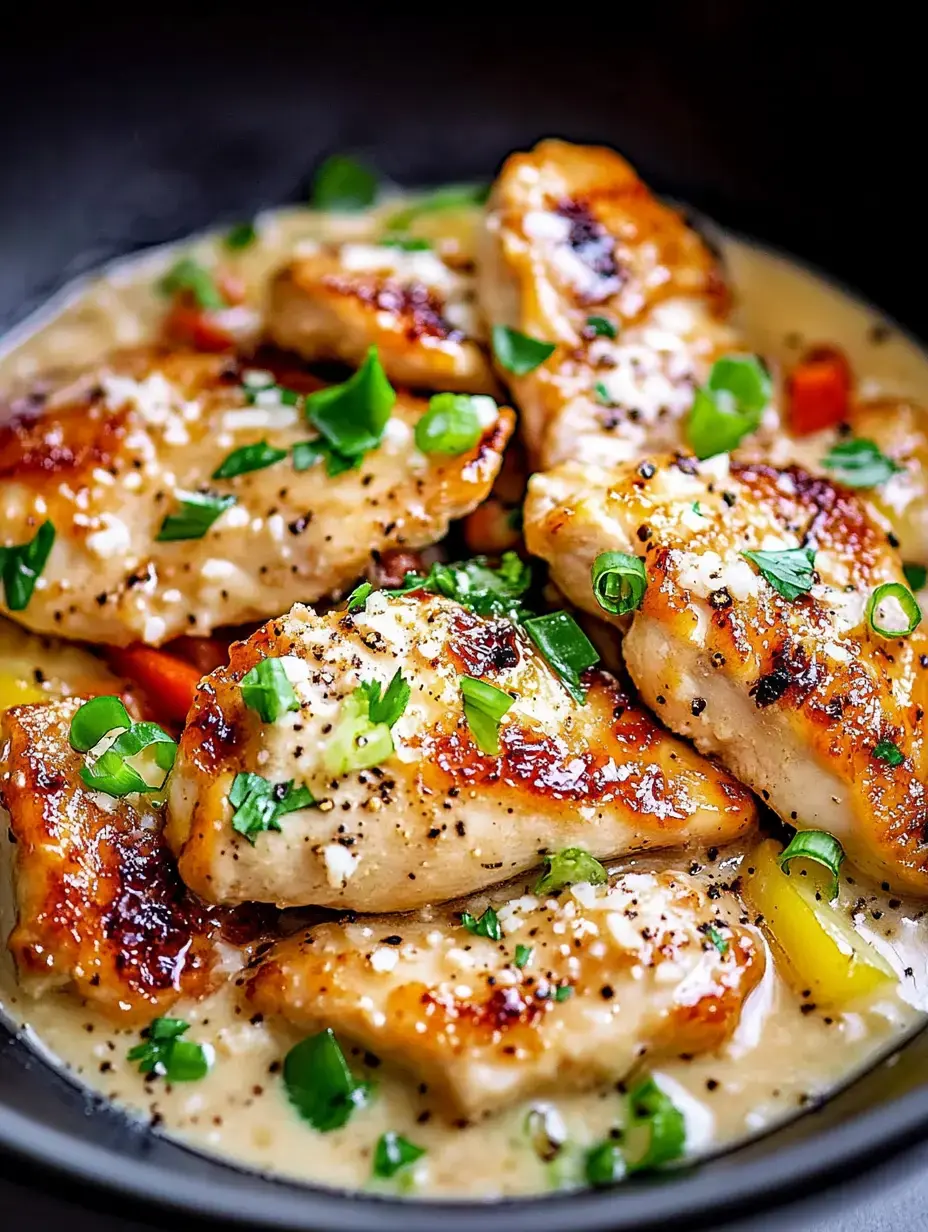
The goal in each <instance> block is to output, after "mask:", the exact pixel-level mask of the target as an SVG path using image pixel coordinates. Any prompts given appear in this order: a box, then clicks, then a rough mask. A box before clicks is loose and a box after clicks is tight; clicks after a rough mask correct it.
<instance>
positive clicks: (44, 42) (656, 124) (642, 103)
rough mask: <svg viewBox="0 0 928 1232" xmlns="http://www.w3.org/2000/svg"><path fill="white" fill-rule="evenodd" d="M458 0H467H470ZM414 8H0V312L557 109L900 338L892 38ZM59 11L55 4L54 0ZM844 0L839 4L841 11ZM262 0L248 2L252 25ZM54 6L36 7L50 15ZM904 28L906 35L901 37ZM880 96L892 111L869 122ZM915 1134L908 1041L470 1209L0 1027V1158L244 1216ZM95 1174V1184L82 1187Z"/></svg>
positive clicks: (911, 83)
mask: <svg viewBox="0 0 928 1232" xmlns="http://www.w3.org/2000/svg"><path fill="white" fill-rule="evenodd" d="M477 7H478V9H479V6H477ZM643 8H644V9H645V10H646V11H644V12H642V13H640V14H637V15H634V16H633V15H627V16H626V15H625V14H622V15H621V19H619V18H616V17H613V18H609V19H607V18H605V17H603V16H601V15H600V14H599V13H598V12H596V11H593V10H590V9H585V10H582V11H578V12H577V13H576V14H566V15H565V14H564V13H560V14H559V18H558V20H557V22H555V21H554V19H553V18H548V17H546V16H545V10H543V9H542V8H540V7H539V8H538V9H537V10H535V11H529V10H519V11H518V12H511V13H508V14H500V13H492V12H488V13H484V14H483V15H481V14H480V13H479V11H477V10H475V9H471V10H470V11H469V12H467V13H464V14H461V13H449V14H448V16H447V20H446V21H445V22H443V23H439V21H438V20H437V19H435V18H433V19H431V20H426V19H424V18H413V17H409V16H404V15H398V16H393V15H389V16H387V15H385V14H384V11H383V10H382V9H381V10H379V13H378V16H377V17H371V16H367V15H366V14H365V11H364V9H363V6H356V7H355V8H354V9H352V10H351V13H350V14H346V15H345V16H340V15H338V14H334V15H331V16H325V17H320V16H319V15H318V14H316V13H315V12H312V11H306V10H301V11H300V12H299V13H296V14H294V13H288V12H287V11H286V8H285V7H283V6H275V5H268V6H266V7H265V11H263V12H261V13H260V14H256V12H255V10H254V8H253V7H252V8H251V9H250V10H249V11H248V13H247V15H242V16H237V15H236V13H235V12H234V10H230V8H229V7H228V6H224V7H223V8H222V9H218V10H217V11H216V12H215V13H208V12H204V11H202V10H203V6H198V13H197V15H196V16H193V17H192V16H191V15H190V12H189V9H188V10H178V11H177V12H175V13H171V12H169V11H167V10H166V9H165V8H164V6H161V7H159V11H158V15H157V17H153V16H151V15H150V14H146V17H145V21H144V23H142V22H141V21H140V20H139V18H138V17H136V16H131V17H130V16H127V15H126V10H125V9H123V10H121V11H120V12H117V13H114V14H112V15H110V16H108V17H107V19H106V20H102V19H100V18H99V17H97V18H93V19H91V18H88V16H87V14H86V12H84V11H81V12H74V13H73V14H72V15H71V16H70V17H61V16H60V15H57V14H56V16H55V18H54V21H55V24H54V26H52V25H51V14H50V12H45V11H43V12H42V14H41V15H37V16H30V15H29V14H28V13H23V12H19V13H17V15H16V16H15V17H9V16H7V17H5V19H4V21H5V26H4V32H3V41H2V43H0V116H2V122H0V155H2V158H0V168H2V175H3V187H2V189H0V270H2V274H3V276H2V279H0V327H2V326H5V325H8V324H11V323H12V322H13V321H14V320H17V319H19V318H20V317H21V316H23V315H24V314H25V312H26V311H27V310H28V309H29V308H31V307H34V306H35V305H36V304H37V303H39V302H41V300H42V299H43V298H44V297H45V296H47V295H48V294H49V293H50V292H51V291H52V290H54V289H55V288H56V287H57V286H59V285H60V284H61V283H62V282H63V281H65V280H66V279H68V278H69V277H72V276H74V275H75V274H77V273H79V272H82V271H83V270H85V269H88V268H91V267H92V266H93V265H95V264H97V263H99V262H100V261H101V260H104V259H106V258H108V257H111V256H114V255H117V254H119V253H123V252H128V251H131V250H132V249H134V248H138V247H143V246H145V245H147V244H151V243H155V242H159V241H163V240H167V239H173V238H177V237H179V236H182V235H184V234H186V233H187V232H189V231H191V230H195V229H197V228H199V227H202V226H204V225H206V224H208V223H210V222H213V221H215V220H217V219H226V220H229V221H232V220H237V219H239V218H240V217H245V216H248V214H249V213H251V212H253V211H254V210H255V209H257V208H259V207H262V206H267V205H271V204H274V203H277V202H282V201H287V200H294V199H298V196H299V194H300V193H301V191H303V189H304V187H305V184H306V182H307V180H308V176H309V173H310V171H311V168H312V166H313V165H314V163H316V162H317V161H318V159H319V157H320V156H321V155H323V154H324V153H328V152H330V151H333V150H344V149H350V150H352V151H355V152H361V153H365V154H367V155H368V156H369V157H370V158H371V159H372V161H374V162H375V163H377V165H379V166H380V167H381V169H382V170H383V171H384V172H385V173H387V174H389V175H390V176H391V177H393V178H395V179H396V180H398V181H399V182H403V183H408V184H418V183H426V182H430V181H436V180H443V179H444V180H447V179H459V180H460V179H469V178H475V177H485V176H487V175H488V173H489V172H491V171H492V170H493V169H494V167H495V166H496V165H497V164H498V162H499V160H500V159H501V158H502V157H503V155H504V154H505V153H506V152H507V151H508V150H509V149H512V148H515V147H524V146H526V145H528V144H530V143H531V142H533V141H534V140H536V139H537V138H538V137H540V136H543V135H549V134H556V135H563V136H566V137H570V138H573V139H577V140H595V141H603V142H605V143H607V144H612V145H615V146H617V147H619V148H620V149H621V150H622V151H623V152H624V153H626V154H627V155H628V156H629V157H630V158H631V159H632V160H633V161H634V162H635V163H636V164H637V165H638V167H639V169H640V170H641V172H642V174H643V175H645V176H646V177H647V178H648V179H649V180H650V181H651V182H652V183H653V184H654V185H655V187H656V188H657V189H659V190H661V191H664V192H667V193H669V194H671V195H673V196H674V197H676V198H679V199H681V200H686V201H690V202H692V203H693V204H694V205H695V206H696V207H698V208H699V209H701V210H703V211H704V212H705V213H707V214H709V215H710V216H713V217H715V218H716V219H718V220H719V221H720V222H722V223H723V224H727V225H730V226H734V227H736V228H737V229H739V230H741V231H744V232H747V233H749V234H753V235H756V236H759V237H761V238H763V239H766V240H768V241H771V242H773V243H775V244H778V245H779V246H780V247H783V248H785V249H787V250H789V251H792V252H794V253H797V254H799V255H801V256H803V257H805V258H807V259H809V260H811V261H813V262H814V263H816V264H817V265H819V266H821V267H823V268H825V269H828V270H830V271H831V272H832V273H834V274H835V275H837V276H838V277H839V278H840V279H842V280H843V281H844V282H846V283H848V284H850V285H852V286H854V287H856V288H857V289H858V290H860V291H862V292H863V293H864V294H866V295H867V296H868V297H869V298H870V299H872V300H873V301H874V302H876V303H879V304H880V305H881V307H883V308H885V309H887V310H888V311H889V312H890V313H891V314H892V315H894V316H895V317H897V318H898V319H899V320H901V321H903V322H904V323H905V324H906V325H907V326H908V327H909V328H910V329H911V330H912V331H913V332H915V333H916V334H918V335H921V336H922V337H924V336H926V335H928V308H926V301H925V298H924V293H923V289H922V286H921V275H922V274H924V273H925V272H926V264H928V262H926V258H925V256H924V250H923V248H920V247H919V246H918V245H917V244H913V243H912V240H911V238H910V237H911V236H913V235H916V236H917V234H918V233H917V231H916V227H917V225H918V220H917V215H916V209H917V202H914V201H913V202H910V201H909V200H908V199H907V197H906V195H905V193H904V192H903V191H902V190H901V188H899V187H898V185H899V184H900V183H901V180H902V178H903V175H904V173H907V171H908V167H909V163H910V160H911V158H912V153H911V151H910V150H909V148H908V145H907V143H908V140H909V136H908V134H909V133H911V122H912V120H913V119H914V118H916V117H917V116H920V115H922V114H923V111H924V107H923V105H922V102H921V97H920V92H921V86H920V84H919V82H920V76H919V74H917V73H912V74H911V75H910V74H909V73H908V72H907V65H906V64H905V58H906V54H907V53H906V52H905V47H904V44H905V40H904V39H899V38H898V36H897V35H898V32H894V31H893V30H890V29H886V30H885V31H884V30H883V27H881V26H880V25H879V22H875V21H874V20H873V19H872V15H870V16H868V18H867V28H866V29H863V28H861V29H859V30H855V29H852V28H849V27H848V26H847V24H845V26H844V27H843V29H842V31H841V32H840V33H836V32H835V31H834V30H833V29H827V28H826V29H824V30H822V31H819V30H816V29H815V28H814V24H815V23H814V19H815V14H816V6H815V5H814V4H812V5H807V6H805V8H804V9H803V10H802V12H801V16H802V20H801V22H797V21H796V20H795V19H796V16H797V14H795V13H793V14H790V13H789V11H788V9H789V6H788V5H786V6H785V7H784V5H782V4H780V5H778V6H777V7H776V9H775V10H774V9H772V8H771V9H770V14H775V16H776V22H774V21H772V20H771V19H770V16H769V14H768V10H767V8H766V6H764V5H763V4H761V5H753V6H744V5H740V4H737V3H716V4H713V5H711V6H710V5H705V6H700V5H693V4H689V5H683V4H680V5H676V4H673V3H670V4H668V3H665V4H664V5H662V6H660V8H659V9H657V8H655V9H654V10H653V11H652V10H650V9H649V8H648V6H643ZM79 20H80V21H81V22H82V23H83V24H78V22H79ZM843 20H844V22H845V23H847V22H848V21H849V20H853V19H851V18H848V16H847V14H846V13H845V14H844V17H843ZM258 21H260V24H256V23H257V22H258ZM62 22H64V23H65V24H64V25H62V24H61V23H62ZM914 42H915V41H914V40H913V53H912V54H913V55H914ZM895 116H901V117H903V121H902V123H901V124H899V125H896V124H894V123H892V120H893V118H894V117H895ZM926 1137H928V1037H926V1036H924V1035H923V1036H920V1037H918V1038H916V1039H914V1040H912V1041H910V1042H909V1043H908V1044H907V1045H906V1047H905V1048H904V1049H903V1050H902V1051H901V1052H899V1053H898V1054H897V1055H896V1056H895V1057H893V1058H891V1060H890V1062H888V1063H884V1064H882V1065H880V1066H879V1067H877V1068H875V1069H874V1070H872V1071H871V1072H870V1073H869V1074H867V1075H865V1076H864V1077H862V1078H861V1079H859V1080H858V1081H857V1082H855V1083H854V1084H852V1085H850V1086H849V1087H848V1088H847V1089H845V1090H844V1091H843V1092H842V1093H841V1094H840V1095H838V1096H837V1097H836V1098H834V1099H833V1100H831V1101H830V1102H829V1103H828V1104H826V1105H825V1106H824V1107H822V1108H812V1106H811V1105H809V1106H807V1107H806V1108H803V1109H800V1108H797V1116H796V1118H795V1119H794V1120H792V1121H791V1122H790V1123H789V1124H787V1125H785V1126H783V1127H782V1128H780V1129H779V1130H777V1131H776V1132H774V1133H771V1134H768V1135H766V1136H765V1137H763V1138H761V1139H759V1140H757V1141H754V1142H751V1143H749V1144H747V1145H745V1146H744V1147H742V1148H740V1149H739V1150H737V1151H732V1152H729V1153H727V1154H726V1155H724V1156H721V1157H719V1158H716V1159H713V1160H710V1161H707V1162H705V1163H703V1164H700V1165H698V1166H694V1167H690V1168H687V1169H685V1170H682V1171H680V1172H676V1173H673V1174H669V1175H666V1176H662V1177H659V1178H654V1179H651V1180H647V1181H646V1180H638V1181H634V1182H631V1183H628V1184H625V1185H623V1186H621V1187H619V1188H617V1189H615V1190H613V1191H610V1192H595V1193H580V1194H574V1195H571V1196H566V1197H550V1198H544V1199H538V1200H531V1201H512V1202H505V1203H501V1204H499V1205H497V1206H491V1207H489V1208H483V1209H481V1210H480V1211H479V1214H478V1213H477V1212H476V1211H474V1209H473V1208H468V1207H466V1206H461V1205H455V1204H447V1203H444V1204H441V1205H438V1206H436V1205H434V1204H419V1203H416V1204H413V1205H399V1204H398V1203H395V1202H390V1201H387V1200H383V1199H375V1198H370V1197H362V1196H358V1195H343V1194H337V1193H332V1192H328V1191H323V1190H319V1189H315V1188H303V1187H297V1186H292V1185H288V1184H284V1183H281V1182H275V1181H270V1180H267V1179H264V1178H261V1177H258V1176H254V1175H250V1174H247V1173H244V1172H241V1171H237V1170H235V1169H232V1168H229V1167H227V1166H224V1165H222V1164H219V1163H216V1162H213V1161H212V1160H209V1159H207V1158H205V1157H203V1156H200V1155H196V1154H194V1153H192V1152H188V1151H186V1150H184V1149H183V1148H181V1147H178V1146H176V1145H173V1144H171V1143H169V1142H167V1141H165V1140H163V1139H160V1138H158V1137H156V1136H154V1135H152V1134H150V1133H148V1132H146V1131H144V1130H142V1129H140V1128H138V1127H137V1126H135V1125H133V1124H132V1123H130V1122H128V1121H127V1120H126V1118H124V1117H122V1116H121V1115H119V1114H118V1113H116V1112H114V1111H112V1110H111V1109H108V1108H106V1107H104V1106H102V1105H100V1104H99V1102H97V1101H93V1100H90V1099H88V1098H87V1097H86V1096H85V1095H83V1094H82V1093H81V1092H79V1091H78V1090H77V1089H76V1088H75V1087H73V1086H72V1085H70V1084H69V1083H68V1082H66V1081H65V1080H64V1079H62V1078H61V1077H59V1076H57V1075H56V1074H55V1073H53V1071H51V1070H50V1069H49V1068H48V1067H47V1066H46V1065H45V1064H44V1063H43V1062H41V1061H40V1060H39V1059H37V1058H36V1056H35V1055H34V1054H33V1053H31V1052H30V1051H29V1050H28V1048H27V1047H26V1046H25V1045H24V1044H22V1043H21V1042H19V1041H16V1040H14V1039H13V1038H12V1037H10V1036H9V1035H6V1034H5V1033H4V1032H3V1030H2V1028H0V1167H2V1168H3V1169H4V1170H5V1171H7V1172H9V1173H10V1174H11V1175H14V1174H15V1175H16V1176H17V1177H19V1178H20V1179H23V1178H27V1179H29V1180H31V1181H32V1182H34V1183H40V1184H42V1183H46V1182H45V1181H44V1180H43V1178H44V1177H46V1176H47V1175H54V1177H55V1181H56V1183H61V1182H63V1181H67V1182H69V1183H70V1184H72V1185H76V1186H80V1187H82V1188H83V1192H84V1196H85V1197H86V1195H87V1193H88V1192H89V1191H93V1192H94V1193H95V1194H97V1195H98V1197H99V1196H100V1195H103V1194H106V1195H108V1197H109V1200H110V1202H113V1201H115V1202H117V1203H118V1204H120V1205H123V1204H124V1205H126V1206H131V1207H133V1209H135V1210H136V1211H140V1210H151V1209H154V1208H173V1209H175V1210H179V1211H183V1212H184V1213H185V1214H187V1215H193V1214H201V1215H211V1216H214V1217H217V1218H222V1219H224V1220H226V1221H227V1222H229V1223H233V1224H236V1223H238V1224H244V1225H249V1226H251V1227H283V1228H315V1229H320V1228H324V1229H345V1230H347V1229H368V1228H370V1227H372V1226H377V1227H378V1228H380V1229H383V1232H389V1230H390V1229H397V1230H401V1232H415V1230H416V1229H423V1232H424V1230H426V1229H428V1230H429V1232H432V1230H433V1229H434V1228H435V1227H437V1226H441V1227H442V1228H443V1229H446V1230H447V1232H455V1229H458V1228H460V1229H462V1230H463V1229H465V1228H466V1229H470V1228H471V1227H472V1225H473V1222H474V1219H475V1218H477V1219H479V1221H480V1224H481V1227H482V1228H484V1229H485V1232H495V1230H496V1229H500V1230H502V1229H506V1232H512V1229H517V1228H520V1227H532V1228H533V1229H536V1232H545V1229H551V1230H552V1232H554V1230H560V1229H562V1228H564V1227H567V1226H569V1227H571V1228H572V1229H576V1230H577V1232H579V1230H581V1229H594V1228H603V1229H605V1228H611V1229H621V1228H636V1229H648V1228H652V1227H654V1228H656V1227H663V1228H670V1227H677V1226H681V1227H682V1226H684V1225H685V1226H687V1227H688V1228H692V1227H694V1226H697V1227H698V1226H702V1225H704V1224H708V1223H712V1224H715V1225H717V1224H718V1223H720V1222H721V1221H722V1220H723V1219H725V1218H727V1217H729V1216H733V1215H734V1214H736V1213H737V1214H743V1213H745V1212H751V1211H769V1210H770V1209H771V1208H772V1207H773V1206H775V1205H778V1204H781V1203H783V1202H785V1201H787V1200H789V1199H792V1198H795V1197H798V1196H800V1195H802V1194H805V1193H807V1192H809V1191H810V1190H812V1189H816V1188H821V1187H823V1186H825V1185H828V1184H831V1183H833V1182H835V1181H836V1180H840V1179H846V1178H850V1177H852V1176H854V1177H856V1176H859V1175H860V1174H861V1173H862V1172H863V1171H864V1170H865V1169H866V1168H868V1167H870V1166H872V1165H873V1164H875V1163H877V1162H879V1161H881V1160H884V1159H886V1158H888V1157H889V1156H891V1155H893V1154H894V1153H897V1152H899V1151H901V1150H903V1148H905V1147H906V1146H908V1145H910V1144H912V1143H914V1142H915V1141H918V1140H920V1139H924V1138H926ZM101 1200H102V1199H101Z"/></svg>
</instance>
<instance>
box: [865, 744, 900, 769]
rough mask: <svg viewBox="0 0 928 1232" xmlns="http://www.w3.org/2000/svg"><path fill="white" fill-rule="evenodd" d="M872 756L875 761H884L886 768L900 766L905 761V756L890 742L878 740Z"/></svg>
mask: <svg viewBox="0 0 928 1232" xmlns="http://www.w3.org/2000/svg"><path fill="white" fill-rule="evenodd" d="M873 756H874V757H875V758H876V759H877V761H885V762H886V764H887V765H888V766H901V765H902V763H903V762H904V761H905V754H904V753H903V752H902V750H901V749H900V748H899V746H898V745H896V744H893V742H892V740H880V741H879V743H878V744H875V745H874V746H873Z"/></svg>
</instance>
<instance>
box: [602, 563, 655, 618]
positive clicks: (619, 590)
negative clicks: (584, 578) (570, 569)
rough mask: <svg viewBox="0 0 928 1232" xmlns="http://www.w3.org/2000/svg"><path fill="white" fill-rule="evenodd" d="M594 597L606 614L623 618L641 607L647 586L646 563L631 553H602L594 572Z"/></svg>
mask: <svg viewBox="0 0 928 1232" xmlns="http://www.w3.org/2000/svg"><path fill="white" fill-rule="evenodd" d="M591 576H592V579H593V596H594V598H595V599H596V602H597V603H598V604H599V606H600V607H601V608H602V609H603V611H604V612H609V613H610V615H612V616H624V615H626V613H628V612H634V611H635V609H636V608H639V607H641V601H642V599H643V598H644V592H645V590H646V589H647V585H648V575H647V574H646V573H645V569H644V561H643V560H639V558H638V557H637V556H631V555H629V553H628V552H600V554H599V555H598V556H597V557H596V559H595V560H594V561H593V568H592V570H591Z"/></svg>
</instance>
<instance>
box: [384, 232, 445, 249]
mask: <svg viewBox="0 0 928 1232" xmlns="http://www.w3.org/2000/svg"><path fill="white" fill-rule="evenodd" d="M377 242H378V243H379V244H380V247H381V248H398V249H399V251H400V252H428V251H429V250H430V249H431V247H432V241H431V240H425V239H421V238H418V237H417V236H414V235H388V236H387V237H386V239H382V240H378V241H377Z"/></svg>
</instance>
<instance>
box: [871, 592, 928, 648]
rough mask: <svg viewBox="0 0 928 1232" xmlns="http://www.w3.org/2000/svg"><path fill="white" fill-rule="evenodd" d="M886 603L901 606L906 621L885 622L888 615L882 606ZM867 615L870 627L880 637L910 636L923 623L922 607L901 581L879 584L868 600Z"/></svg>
mask: <svg viewBox="0 0 928 1232" xmlns="http://www.w3.org/2000/svg"><path fill="white" fill-rule="evenodd" d="M885 603H895V604H897V605H898V606H899V608H900V609H901V614H902V618H903V621H904V623H900V622H898V621H896V622H895V623H894V624H885V623H884V621H885V620H886V618H887V617H886V614H885V613H883V612H881V608H882V607H883V604H885ZM866 617H867V623H868V624H869V626H870V628H871V629H872V630H873V632H874V633H876V634H877V636H879V637H887V638H894V637H908V636H909V634H910V633H914V632H915V630H916V629H917V628H918V626H919V624H920V623H921V619H922V609H921V608H920V607H919V606H918V602H917V600H916V598H915V596H914V595H913V594H912V592H911V591H910V590H909V588H908V587H907V586H903V584H902V583H901V582H884V583H883V585H882V586H877V588H876V590H875V591H874V592H873V594H872V595H871V596H870V598H869V600H868V602H867V609H866Z"/></svg>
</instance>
